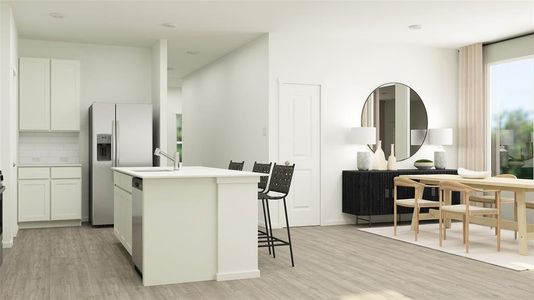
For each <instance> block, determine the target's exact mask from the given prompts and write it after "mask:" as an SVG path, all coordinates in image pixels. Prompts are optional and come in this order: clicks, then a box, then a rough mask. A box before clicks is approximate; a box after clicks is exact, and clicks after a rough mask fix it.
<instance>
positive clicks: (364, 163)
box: [350, 127, 376, 171]
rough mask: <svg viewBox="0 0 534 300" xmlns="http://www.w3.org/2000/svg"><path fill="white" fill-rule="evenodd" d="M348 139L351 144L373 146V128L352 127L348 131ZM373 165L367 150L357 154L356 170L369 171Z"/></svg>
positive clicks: (374, 129) (374, 132) (374, 139)
mask: <svg viewBox="0 0 534 300" xmlns="http://www.w3.org/2000/svg"><path fill="white" fill-rule="evenodd" d="M350 138H351V142H352V143H353V144H357V145H374V144H375V143H376V128H375V127H353V128H351V130H350ZM372 164H373V157H372V155H371V152H370V151H369V150H367V151H360V152H358V165H357V166H358V170H365V171H366V170H369V169H371V167H372Z"/></svg>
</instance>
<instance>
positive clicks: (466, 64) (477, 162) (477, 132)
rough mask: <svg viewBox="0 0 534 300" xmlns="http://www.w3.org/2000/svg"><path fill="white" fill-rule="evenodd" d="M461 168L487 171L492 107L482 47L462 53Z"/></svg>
mask: <svg viewBox="0 0 534 300" xmlns="http://www.w3.org/2000/svg"><path fill="white" fill-rule="evenodd" d="M458 72H459V76H458V78H459V84H458V90H459V103H458V167H460V168H467V169H471V170H478V171H483V170H486V169H487V168H486V159H487V149H486V145H487V143H486V142H487V132H488V131H487V130H488V129H487V124H488V123H487V121H488V110H487V108H488V106H487V105H488V104H487V101H486V95H485V80H484V78H485V76H484V63H483V60H482V44H480V43H479V44H474V45H470V46H466V47H463V48H461V49H460V52H459V68H458Z"/></svg>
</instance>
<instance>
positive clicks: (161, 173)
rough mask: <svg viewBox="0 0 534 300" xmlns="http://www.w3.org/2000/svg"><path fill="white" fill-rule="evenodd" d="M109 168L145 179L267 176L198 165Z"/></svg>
mask: <svg viewBox="0 0 534 300" xmlns="http://www.w3.org/2000/svg"><path fill="white" fill-rule="evenodd" d="M111 169H112V170H114V171H117V172H120V173H123V174H126V175H130V176H134V177H139V178H146V179H161V178H202V177H217V178H220V177H260V176H267V174H263V173H254V172H247V171H233V170H228V169H218V168H209V167H200V166H186V167H181V168H180V170H178V171H174V170H173V169H172V167H131V168H126V167H115V168H111Z"/></svg>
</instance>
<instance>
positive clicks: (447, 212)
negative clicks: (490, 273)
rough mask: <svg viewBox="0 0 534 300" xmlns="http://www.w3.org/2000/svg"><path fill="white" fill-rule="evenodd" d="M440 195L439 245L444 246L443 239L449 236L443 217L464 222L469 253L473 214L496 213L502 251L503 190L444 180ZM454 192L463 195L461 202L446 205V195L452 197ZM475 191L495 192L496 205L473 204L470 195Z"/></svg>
mask: <svg viewBox="0 0 534 300" xmlns="http://www.w3.org/2000/svg"><path fill="white" fill-rule="evenodd" d="M439 187H440V196H439V204H440V210H439V246H440V247H442V246H443V240H444V239H446V237H447V228H446V226H444V225H443V219H444V218H447V219H455V220H460V221H462V222H463V241H464V244H465V253H469V223H470V218H471V217H472V216H484V215H495V216H496V223H497V224H496V228H497V251H501V218H500V210H501V192H500V191H494V190H481V189H476V188H473V187H470V186H467V185H465V184H462V183H458V182H450V181H444V182H441V183H440V185H439ZM452 192H459V193H460V195H461V199H462V202H463V203H461V204H452V205H444V204H443V198H444V195H448V196H449V197H451V194H452ZM475 192H486V193H494V195H495V205H496V207H495V208H493V207H482V206H475V205H472V204H471V202H470V195H471V194H472V193H475Z"/></svg>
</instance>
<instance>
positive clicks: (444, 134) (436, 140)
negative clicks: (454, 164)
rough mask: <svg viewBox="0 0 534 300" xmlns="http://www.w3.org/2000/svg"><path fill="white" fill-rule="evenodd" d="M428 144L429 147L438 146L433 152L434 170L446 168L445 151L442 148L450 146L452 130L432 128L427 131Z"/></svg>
mask: <svg viewBox="0 0 534 300" xmlns="http://www.w3.org/2000/svg"><path fill="white" fill-rule="evenodd" d="M428 135H429V143H430V144H431V145H435V146H439V149H437V150H436V151H435V152H434V166H435V167H436V169H445V168H446V166H447V159H446V156H445V150H444V149H443V147H442V146H448V145H452V140H453V138H452V128H434V129H429V130H428Z"/></svg>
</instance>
